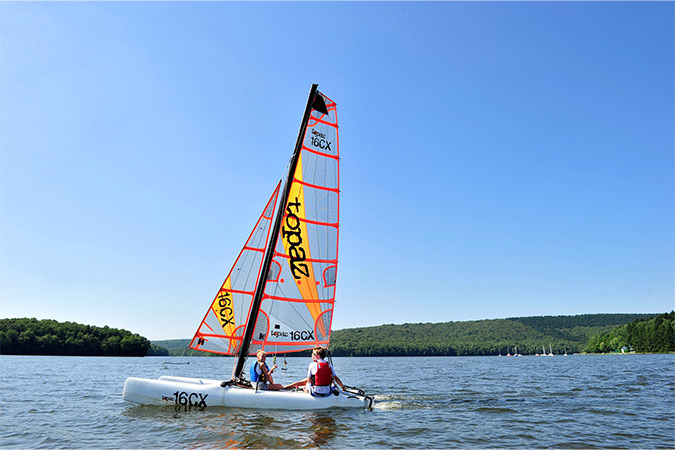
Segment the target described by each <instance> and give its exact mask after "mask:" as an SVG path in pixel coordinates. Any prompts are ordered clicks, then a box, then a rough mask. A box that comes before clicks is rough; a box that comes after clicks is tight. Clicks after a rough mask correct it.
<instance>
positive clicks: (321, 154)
mask: <svg viewBox="0 0 675 450" xmlns="http://www.w3.org/2000/svg"><path fill="white" fill-rule="evenodd" d="M302 149H303V150H305V151H307V152H309V153H314V154H315V155H319V156H324V157H326V158H331V159H336V160H339V159H340V157H339V156H337V155H331V154H330V153H323V152H320V151H318V150H314V149H311V148H308V147H305V146H304V145H303V146H302Z"/></svg>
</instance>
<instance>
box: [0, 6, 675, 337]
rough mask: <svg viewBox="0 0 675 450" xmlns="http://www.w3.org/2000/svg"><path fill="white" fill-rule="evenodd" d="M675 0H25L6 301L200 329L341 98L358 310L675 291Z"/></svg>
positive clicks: (8, 170) (4, 258)
mask: <svg viewBox="0 0 675 450" xmlns="http://www.w3.org/2000/svg"><path fill="white" fill-rule="evenodd" d="M674 12H675V11H674V4H673V3H672V2H653V3H633V2H618V3H613V2H569V3H558V2H522V3H519V2H506V3H492V2H430V3H408V2H393V3H387V2H374V3H357V2H345V3H333V2H331V3H313V2H297V3H262V2H260V3H230V2H224V3H222V2H206V3H181V2H149V3H134V2H119V3H117V2H100V3H97V2H94V3H91V2H67V3H52V2H45V3H39V2H37V3H7V2H3V3H0V317H37V318H52V319H57V320H61V321H65V320H70V321H75V322H80V323H86V324H92V325H99V326H103V325H109V326H113V327H117V328H125V329H128V330H131V331H133V332H136V333H140V334H142V335H144V336H146V337H148V338H151V339H165V338H166V339H169V338H186V337H191V336H192V335H193V333H194V331H195V330H196V328H197V326H198V324H199V322H200V320H201V318H202V317H203V315H204V312H205V311H206V308H207V307H208V305H209V304H210V302H211V300H212V299H213V296H214V295H215V293H216V291H217V290H218V288H219V287H220V284H221V283H222V281H223V278H224V277H225V275H226V274H227V272H228V271H229V269H230V266H231V265H232V263H233V261H234V259H235V257H236V256H237V254H238V252H239V250H240V249H241V247H242V245H243V243H244V241H245V240H246V238H247V237H248V234H249V232H250V230H251V228H252V227H253V225H254V223H255V221H256V220H257V218H258V215H259V213H260V211H261V209H262V207H263V206H264V204H265V202H266V201H267V199H268V198H269V195H270V194H271V192H272V190H273V189H274V187H275V185H276V182H277V181H278V180H279V178H280V177H281V176H282V175H283V172H284V169H285V166H286V164H287V161H288V159H289V157H290V155H291V152H292V149H293V146H294V143H295V138H296V135H297V131H298V127H299V123H300V119H301V116H302V112H303V108H304V104H305V102H306V99H307V93H308V92H309V88H310V85H311V83H319V88H320V89H321V90H322V91H323V92H325V93H326V94H327V95H328V96H330V97H331V98H332V99H334V100H335V101H337V103H338V117H339V119H340V125H341V127H340V150H341V155H342V161H341V177H342V178H341V188H342V197H341V208H342V209H341V234H340V245H341V247H340V266H339V269H338V290H337V301H336V312H335V315H334V322H333V325H334V328H335V329H339V328H348V327H355V326H369V325H379V324H382V323H405V322H445V321H463V320H476V319H489V318H504V317H513V316H534V315H568V314H585V313H601V312H665V311H667V310H668V311H669V310H671V309H673V308H675V286H674V284H675V283H674V277H675V267H674V259H675V257H674V253H675V249H674V243H675V231H674V222H675V219H674V213H673V210H674V197H675V195H674V184H675V183H674V147H675V143H674V135H675V132H674V123H675V114H674V106H673V105H674V98H675V95H674V90H673V85H674V79H675V70H674V64H673V59H674V57H673V55H674V54H675V46H674V43H673V40H674V39H673V36H674V35H675V29H674V24H673V22H674V19H673V17H674Z"/></svg>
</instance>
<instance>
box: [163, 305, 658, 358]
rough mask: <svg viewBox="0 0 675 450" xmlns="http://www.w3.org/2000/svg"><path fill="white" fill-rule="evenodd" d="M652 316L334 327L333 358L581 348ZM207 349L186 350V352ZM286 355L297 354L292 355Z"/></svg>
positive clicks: (174, 344)
mask: <svg viewBox="0 0 675 450" xmlns="http://www.w3.org/2000/svg"><path fill="white" fill-rule="evenodd" d="M655 316H656V314H584V315H576V316H540V317H514V318H509V319H494V320H477V321H469V322H445V323H415V324H410V323H406V324H402V325H394V324H389V325H381V326H377V327H365V328H350V329H345V330H334V331H333V332H332V334H331V344H330V350H331V353H332V354H333V355H335V356H480V355H499V354H500V353H501V354H502V355H506V354H507V353H509V352H510V353H511V354H513V352H514V351H515V348H516V347H517V348H518V352H519V353H521V354H524V355H527V354H529V355H533V354H536V353H541V352H542V347H545V348H546V352H548V351H549V348H551V349H552V350H553V353H556V354H562V353H564V352H565V351H567V352H568V353H578V352H582V351H584V350H585V349H586V348H587V345H588V342H589V339H590V338H591V337H592V336H594V335H596V334H600V333H609V332H610V331H611V330H613V329H614V328H617V327H619V326H622V325H626V324H628V323H630V322H632V321H634V320H636V319H651V318H653V317H655ZM189 342H190V340H189V339H175V340H166V341H153V344H156V345H158V346H161V347H165V348H166V349H167V350H168V352H169V354H170V355H174V356H178V355H183V354H184V352H185V348H186V347H187V345H188V343H189ZM211 355H213V354H212V353H206V352H199V351H195V350H188V352H187V356H211ZM289 356H300V354H291V355H289Z"/></svg>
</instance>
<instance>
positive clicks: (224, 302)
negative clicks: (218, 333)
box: [218, 292, 234, 329]
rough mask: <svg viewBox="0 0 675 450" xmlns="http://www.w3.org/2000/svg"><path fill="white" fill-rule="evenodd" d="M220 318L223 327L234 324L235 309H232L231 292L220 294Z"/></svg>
mask: <svg viewBox="0 0 675 450" xmlns="http://www.w3.org/2000/svg"><path fill="white" fill-rule="evenodd" d="M218 306H219V307H220V311H219V312H218V319H220V324H221V325H222V327H223V329H225V327H226V326H227V325H234V314H233V313H234V310H233V309H232V296H231V294H230V293H229V292H224V293H222V294H220V295H219V296H218Z"/></svg>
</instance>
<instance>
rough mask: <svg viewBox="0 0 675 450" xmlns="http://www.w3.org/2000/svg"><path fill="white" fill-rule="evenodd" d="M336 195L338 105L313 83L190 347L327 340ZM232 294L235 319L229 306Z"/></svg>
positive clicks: (222, 348)
mask: <svg viewBox="0 0 675 450" xmlns="http://www.w3.org/2000/svg"><path fill="white" fill-rule="evenodd" d="M278 196H279V200H278V201H277V197H278ZM339 201H340V184H339V147H338V122H337V109H336V104H335V102H333V101H332V100H330V99H329V98H328V97H326V96H325V95H323V94H322V93H320V92H319V91H318V90H316V85H313V86H312V91H311V93H310V98H309V100H308V107H307V110H306V111H305V117H304V118H303V122H302V124H301V128H300V133H299V136H298V143H297V144H296V152H295V153H294V155H293V159H292V162H291V166H290V169H289V174H288V177H287V180H286V182H285V184H284V186H283V190H281V191H280V188H279V186H277V189H275V191H274V194H273V195H272V197H271V198H270V200H269V201H268V203H267V206H266V207H265V210H264V212H263V214H262V215H261V217H260V219H259V220H258V223H257V224H256V228H255V229H254V232H253V233H252V234H251V237H250V238H249V240H248V242H247V243H246V245H245V246H244V250H242V253H241V254H240V256H239V258H238V259H237V261H236V262H235V266H234V267H233V268H232V270H231V272H230V275H228V277H227V278H226V280H225V283H224V284H223V286H222V287H221V289H220V291H219V292H218V295H216V298H215V300H214V301H213V302H212V304H211V307H210V308H209V310H208V311H207V314H206V316H205V318H204V320H203V321H202V323H201V325H200V327H199V329H198V330H197V333H196V334H195V336H194V338H193V339H192V342H191V343H190V348H193V349H196V350H203V351H210V352H215V353H224V354H239V356H240V359H242V358H245V356H246V355H252V354H255V352H256V351H257V350H258V349H261V348H262V349H264V350H265V351H267V352H268V353H289V352H297V351H301V350H305V349H308V348H312V347H314V346H316V345H328V343H329V341H330V331H331V323H332V319H333V304H334V301H335V281H336V276H337V260H338V231H339V229H338V227H339ZM277 203H278V204H277ZM272 211H275V213H274V214H272ZM268 234H270V235H271V236H270V237H269V239H268V238H267V235H268ZM270 246H273V248H270ZM263 254H264V255H266V256H265V258H264V260H263ZM267 256H269V257H267ZM262 273H266V276H262ZM241 274H246V275H245V276H242V275H241ZM252 274H253V275H252ZM235 275H238V277H237V276H235ZM252 283H255V286H252ZM258 297H259V298H258ZM230 299H231V300H232V302H233V305H235V306H234V307H233V308H232V311H233V316H232V317H230V316H229V315H228V314H229V310H227V309H226V308H227V307H228V306H227V305H228V301H229V300H230ZM224 308H225V309H224ZM223 313H224V314H223ZM242 313H243V314H245V315H246V317H242ZM246 324H248V327H247V328H246V330H244V328H245V326H246ZM249 337H250V338H249ZM242 342H243V349H244V351H245V353H246V354H244V355H241V354H240V353H241V352H240V350H241V349H240V346H241V344H242ZM238 364H239V363H238ZM241 365H243V361H242V362H241ZM241 365H238V366H237V369H236V371H235V376H238V375H239V374H240V373H241V368H242V366H241Z"/></svg>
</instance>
